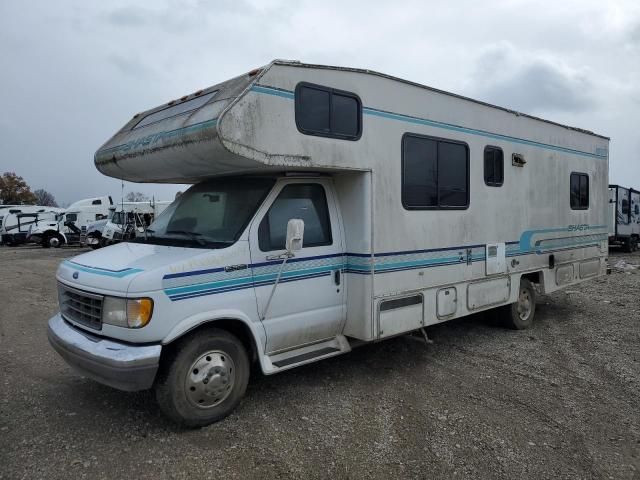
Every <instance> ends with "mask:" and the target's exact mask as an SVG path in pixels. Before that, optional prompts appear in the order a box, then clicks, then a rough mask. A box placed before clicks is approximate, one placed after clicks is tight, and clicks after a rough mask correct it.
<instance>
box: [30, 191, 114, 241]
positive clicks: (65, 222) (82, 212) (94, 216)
mask: <svg viewBox="0 0 640 480" xmlns="http://www.w3.org/2000/svg"><path fill="white" fill-rule="evenodd" d="M112 205H113V200H112V199H111V197H110V196H106V195H105V196H102V197H93V198H86V199H83V200H79V201H77V202H75V203H72V204H71V205H70V206H69V208H67V209H66V210H64V212H63V213H61V214H60V215H59V216H58V218H57V219H56V221H55V222H49V223H43V224H38V225H37V226H34V228H33V229H32V230H31V238H32V239H33V241H34V242H36V243H39V244H41V245H42V246H43V247H45V248H49V247H60V246H61V245H64V244H73V243H75V244H78V243H83V242H84V237H85V236H86V233H87V227H88V226H89V225H90V224H92V223H94V222H96V221H98V220H102V219H105V218H107V216H108V215H109V207H110V206H112Z"/></svg>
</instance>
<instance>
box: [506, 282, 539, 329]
mask: <svg viewBox="0 0 640 480" xmlns="http://www.w3.org/2000/svg"><path fill="white" fill-rule="evenodd" d="M498 311H499V315H500V319H501V320H502V323H503V324H504V325H505V326H506V327H508V328H513V329H514V330H524V329H527V328H529V327H531V325H532V324H533V317H535V314H536V290H535V288H533V284H532V283H531V282H530V281H529V280H527V279H526V278H522V279H521V280H520V290H519V292H518V300H517V301H516V302H515V303H512V304H511V305H505V306H504V307H500V308H499V309H498Z"/></svg>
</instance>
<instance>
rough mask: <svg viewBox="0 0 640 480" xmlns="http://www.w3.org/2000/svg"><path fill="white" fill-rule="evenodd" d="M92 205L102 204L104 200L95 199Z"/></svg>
mask: <svg viewBox="0 0 640 480" xmlns="http://www.w3.org/2000/svg"><path fill="white" fill-rule="evenodd" d="M91 205H102V200H94V201H93V202H91Z"/></svg>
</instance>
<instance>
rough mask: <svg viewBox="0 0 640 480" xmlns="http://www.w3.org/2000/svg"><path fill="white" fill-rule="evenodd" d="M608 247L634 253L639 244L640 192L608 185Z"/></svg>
mask: <svg viewBox="0 0 640 480" xmlns="http://www.w3.org/2000/svg"><path fill="white" fill-rule="evenodd" d="M608 218H609V245H615V246H622V247H623V248H624V250H625V251H627V252H635V251H636V250H637V249H638V243H639V242H640V192H639V191H638V190H634V189H633V188H625V187H621V186H620V185H609V215H608Z"/></svg>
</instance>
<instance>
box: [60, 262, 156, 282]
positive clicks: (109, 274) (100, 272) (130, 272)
mask: <svg viewBox="0 0 640 480" xmlns="http://www.w3.org/2000/svg"><path fill="white" fill-rule="evenodd" d="M64 263H65V264H66V265H68V266H69V267H70V268H75V269H76V270H79V271H81V272H87V273H93V274H94V275H102V276H104V277H115V278H123V277H126V276H128V275H133V274H134V273H139V272H142V271H143V270H141V269H139V268H127V269H125V270H121V271H119V272H116V271H113V270H104V269H100V268H92V267H87V266H84V265H80V264H79V263H74V262H71V261H68V260H66V261H65V262H64Z"/></svg>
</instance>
